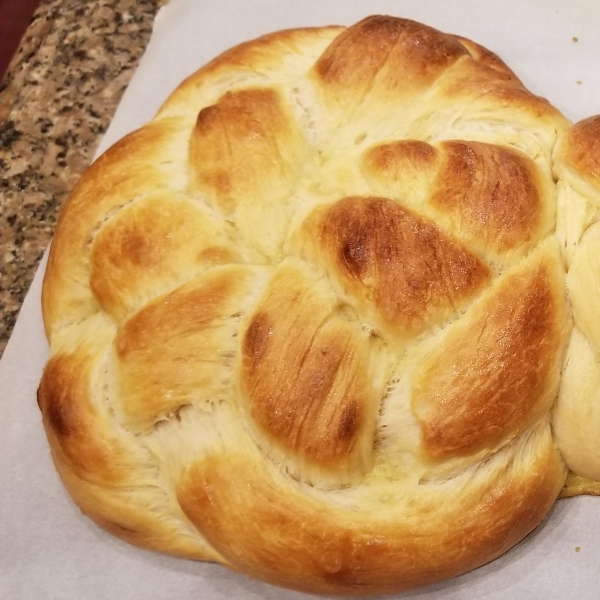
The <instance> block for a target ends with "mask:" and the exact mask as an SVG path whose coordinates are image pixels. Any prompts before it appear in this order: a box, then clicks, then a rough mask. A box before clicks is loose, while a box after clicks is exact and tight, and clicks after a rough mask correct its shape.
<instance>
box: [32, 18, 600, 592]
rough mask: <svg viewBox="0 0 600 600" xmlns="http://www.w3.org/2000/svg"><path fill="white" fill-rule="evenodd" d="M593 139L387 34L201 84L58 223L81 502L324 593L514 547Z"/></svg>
mask: <svg viewBox="0 0 600 600" xmlns="http://www.w3.org/2000/svg"><path fill="white" fill-rule="evenodd" d="M599 127H600V125H599V122H598V120H597V119H596V120H595V121H591V122H590V123H588V124H580V125H577V126H576V127H574V128H570V124H569V123H568V122H567V120H566V119H565V118H564V117H563V116H562V115H561V114H560V113H559V112H558V111H557V110H556V109H554V108H553V107H552V106H551V105H550V104H549V103H548V102H547V101H545V100H543V99H541V98H539V97H536V96H534V95H533V94H531V93H530V92H528V91H527V90H526V89H525V87H524V86H523V84H522V83H521V82H520V81H519V79H518V78H517V77H516V75H515V74H514V73H513V72H512V71H511V70H510V69H509V68H508V67H507V66H506V65H505V64H504V63H503V62H502V61H501V60H500V59H499V58H498V57H497V56H496V55H494V54H493V53H491V52H490V51H488V50H486V49H485V48H482V47H481V46H479V45H478V44H475V43H474V42H472V41H469V40H466V39H464V38H460V37H457V36H452V35H447V34H443V33H441V32H439V31H436V30H434V29H432V28H430V27H427V26H425V25H421V24H418V23H415V22H413V21H409V20H405V19H398V18H392V17H379V16H375V17H370V18H368V19H365V20H363V21H361V22H359V23H357V24H356V25H354V26H352V27H349V28H342V27H325V28H317V29H301V30H290V31H283V32H278V33H274V34H272V35H268V36H265V37H263V38H260V39H258V40H254V41H251V42H248V43H246V44H242V45H241V46H238V47H236V48H234V49H232V50H230V51H228V52H226V53H225V54H224V55H222V56H220V57H219V58H217V59H215V60H214V61H212V62H211V63H209V64H208V65H207V66H205V67H203V68H202V69H200V70H199V71H198V72H197V73H195V74H194V75H192V76H191V77H190V78H188V79H187V80H186V81H184V82H183V83H182V84H181V85H180V86H179V87H178V88H177V90H175V92H174V93H173V94H172V95H171V97H170V98H169V99H168V100H167V101H166V102H165V104H164V106H163V107H162V108H161V109H160V111H159V113H158V114H157V116H156V117H155V119H154V120H152V121H151V122H150V123H148V124H147V125H146V126H144V127H143V128H141V129H139V130H138V131H135V132H134V133H132V134H130V135H129V136H127V137H126V138H124V139H123V140H121V141H120V142H119V143H117V144H116V145H115V146H114V147H113V148H111V149H110V150H109V151H108V152H107V153H106V154H104V155H103V156H102V157H101V158H100V159H98V160H97V161H96V162H95V163H94V164H93V165H92V166H91V167H90V169H89V170H88V171H87V173H86V174H85V175H84V177H83V178H82V180H81V181H80V182H79V184H78V185H77V187H76V188H75V190H74V192H73V193H72V195H71V197H70V198H69V200H68V202H67V204H66V206H65V208H64V211H63V213H62V215H61V219H60V222H59V224H58V227H57V230H56V234H55V238H54V241H53V244H52V250H51V254H50V258H49V262H48V268H47V272H46V277H45V282H44V290H43V309H44V319H45V324H46V331H47V335H48V338H49V340H50V343H51V347H52V351H51V358H50V360H49V362H48V365H47V367H46V370H45V372H44V376H43V379H42V382H41V384H40V389H39V396H38V398H39V403H40V407H41V410H42V413H43V416H44V424H45V427H46V431H47V434H48V438H49V441H50V445H51V448H52V453H53V457H54V461H55V464H56V466H57V469H58V470H59V472H60V474H61V477H62V479H63V481H64V483H65V485H66V486H67V488H68V489H69V491H70V493H71V495H72V497H73V498H74V500H75V502H77V503H78V505H79V506H80V507H81V508H82V510H83V511H84V512H85V513H87V514H88V515H89V516H90V517H91V518H92V519H94V520H95V521H96V522H98V523H99V524H100V525H102V526H103V527H105V528H106V529H108V530H109V531H112V532H113V533H115V534H116V535H119V536H120V537H122V538H124V539H126V540H128V541H130V542H132V543H135V544H139V545H142V546H145V547H148V548H153V549H156V550H160V551H165V552H170V553H173V554H176V555H181V556H186V557H192V558H197V559H200V560H211V561H216V562H219V563H222V564H224V565H227V566H229V567H232V568H233V569H236V570H239V571H242V572H245V573H247V574H249V575H251V576H254V577H258V578H261V579H264V580H265V581H268V582H271V583H275V584H279V585H283V586H288V587H292V588H296V589H300V590H305V591H312V592H318V593H339V594H357V595H366V594H372V593H383V592H391V591H399V590H405V589H409V588H411V587H415V586H419V585H424V584H428V583H432V582H435V581H439V580H442V579H444V578H447V577H452V576H454V575H457V574H459V573H463V572H465V571H468V570H470V569H473V568H475V567H477V566H478V565H481V564H483V563H485V562H487V561H490V560H492V559H493V558H495V557H497V556H498V555H500V554H502V553H503V552H505V551H506V550H508V549H509V548H510V547H511V546H513V545H514V544H516V543H517V542H518V541H519V540H520V539H522V538H523V537H524V536H525V535H527V534H528V533H529V532H530V531H531V530H532V529H533V528H534V527H535V526H536V525H537V524H538V523H539V522H540V521H541V520H542V519H543V518H544V516H545V514H546V512H547V511H548V509H549V508H550V506H551V505H552V504H553V502H554V500H555V499H556V497H557V495H558V493H559V492H560V490H561V487H562V486H563V483H564V481H565V476H566V468H565V465H564V463H563V460H562V457H561V455H560V453H559V451H558V450H557V446H556V444H555V440H554V438H553V433H552V430H551V426H550V419H551V411H552V408H553V405H554V401H555V398H556V395H557V392H558V389H559V380H560V375H561V370H562V367H563V359H564V350H565V347H566V344H567V341H568V339H569V336H570V332H571V327H572V323H571V309H570V306H569V304H568V302H567V294H566V291H567V288H566V285H567V284H566V281H565V266H564V261H565V258H564V252H563V250H564V248H565V247H566V246H568V244H566V243H562V244H561V243H559V241H563V238H561V236H560V232H559V235H557V234H556V214H557V186H556V185H555V180H554V177H555V176H554V175H553V168H554V169H555V173H557V171H556V169H557V165H559V170H560V168H562V169H563V170H564V172H565V173H566V172H568V173H576V174H579V173H581V178H582V181H583V182H584V184H585V185H588V186H598V181H600V168H599V166H598V165H599V164H600V159H599V157H600V152H596V153H595V154H594V155H593V156H592V157H590V156H589V155H588V154H587V153H586V149H587V148H590V147H595V146H597V144H596V141H597V139H598V131H597V130H598V129H599ZM559 135H560V136H563V137H562V138H561V139H563V138H564V142H563V146H562V147H564V148H566V150H564V152H563V155H564V156H563V155H560V156H559V157H558V158H556V156H555V159H554V161H553V158H552V152H553V149H554V147H555V144H556V140H557V137H558V136H559ZM594 157H595V158H594ZM556 177H558V178H559V179H560V178H563V175H562V174H561V173H558V174H557V175H556ZM561 181H562V179H561ZM582 185H583V184H582ZM586 189H587V188H586ZM563 201H564V199H563V200H560V199H559V203H561V202H563ZM561 206H562V204H561ZM560 231H562V229H560ZM565 235H566V234H565ZM563 237H564V236H563ZM577 239H579V238H577ZM599 309H600V307H599ZM590 335H593V334H590Z"/></svg>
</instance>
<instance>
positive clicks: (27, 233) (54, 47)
mask: <svg viewBox="0 0 600 600" xmlns="http://www.w3.org/2000/svg"><path fill="white" fill-rule="evenodd" d="M162 4H165V1H164V0H85V1H81V0H42V3H41V5H40V6H39V8H38V10H37V11H36V13H35V15H34V17H33V21H32V23H31V25H30V26H29V29H28V30H27V32H26V34H25V36H24V37H23V40H22V42H21V46H20V48H19V50H18V51H17V53H16V55H15V57H14V58H13V60H12V63H11V65H10V66H9V69H8V72H7V74H6V76H5V78H4V81H3V82H2V85H1V86H0V355H1V354H2V352H3V351H4V348H5V346H6V343H7V341H8V338H9V337H10V333H11V331H12V329H13V326H14V323H15V321H16V319H17V315H18V313H19V310H20V307H21V304H22V302H23V299H24V297H25V294H26V292H27V290H28V289H29V286H30V284H31V281H32V279H33V276H34V273H35V270H36V268H37V266H38V264H39V262H40V260H41V258H42V255H43V253H44V250H45V249H46V247H47V246H48V243H49V242H50V239H51V237H52V233H53V231H54V226H55V223H56V218H57V215H58V212H59V210H60V208H61V206H62V204H63V202H64V200H65V198H66V197H67V195H68V194H69V192H70V190H71V189H72V187H73V186H74V185H75V183H76V181H77V179H78V178H79V176H80V175H81V173H82V171H83V170H84V169H85V168H86V167H87V165H88V164H89V163H90V161H91V159H92V157H93V155H94V152H95V150H96V148H97V146H98V144H99V142H100V139H101V137H102V134H103V133H104V132H105V131H106V129H107V128H108V125H109V123H110V120H111V119H112V116H113V114H114V112H115V110H116V108H117V105H118V103H119V100H120V98H121V96H122V94H123V92H124V90H125V88H126V87H127V84H128V83H129V80H130V78H131V76H132V74H133V72H134V70H135V68H136V66H137V64H138V61H139V59H140V57H141V55H142V53H143V52H144V49H145V48H146V45H147V43H148V41H149V39H150V33H151V30H152V23H153V21H154V17H155V15H156V13H157V11H158V9H159V7H160V6H161V5H162Z"/></svg>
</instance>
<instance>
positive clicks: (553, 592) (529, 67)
mask: <svg viewBox="0 0 600 600" xmlns="http://www.w3.org/2000/svg"><path fill="white" fill-rule="evenodd" d="M376 13H379V14H392V15H397V16H404V17H409V18H412V19H416V20H419V21H422V22H425V23H427V24H430V25H433V26H434V27H437V28H439V29H441V30H443V31H447V32H451V33H456V34H460V35H463V36H466V37H470V38H472V39H474V40H475V41H477V42H479V43H481V44H483V45H484V46H486V47H488V48H489V49H491V50H493V51H495V52H496V53H497V54H499V55H500V56H501V57H502V58H503V59H504V60H505V61H506V62H507V63H508V64H509V65H510V66H511V67H512V68H513V70H514V71H515V72H516V73H517V75H519V76H520V77H521V79H522V80H523V81H524V82H525V84H526V85H527V86H528V87H529V88H530V89H531V90H532V91H533V92H534V93H537V94H540V95H543V96H545V97H547V98H548V99H549V100H550V101H551V102H553V103H554V104H555V105H556V106H557V107H558V108H560V109H561V110H562V111H563V112H564V113H565V114H566V115H567V116H568V117H569V118H570V119H572V120H579V119H581V118H584V117H586V116H590V115H592V114H597V113H600V2H598V1H597V0H570V2H564V0H498V1H491V0H488V1H483V0H452V1H447V0H421V1H419V2H416V1H411V0H304V1H298V0H296V1H294V0H203V1H199V0H172V1H171V3H170V4H168V5H167V6H166V7H164V8H163V9H161V11H160V13H159V14H158V16H157V19H156V23H155V30H154V33H153V36H152V39H151V41H150V44H149V46H148V49H147V51H146V53H145V55H144V57H143V58H142V60H141V63H140V66H139V68H138V70H137V71H136V74H135V76H134V78H133V80H132V82H131V84H130V86H129V88H128V90H127V92H126V93H125V96H124V98H123V100H122V102H121V105H120V106H119V109H118V111H117V114H116V116H115V118H114V120H113V123H112V124H111V127H110V128H109V130H108V132H107V134H106V136H105V138H104V140H103V142H102V145H101V148H100V151H99V152H102V151H103V150H105V149H106V148H108V147H109V146H110V145H111V144H112V143H114V142H115V141H116V140H117V139H119V138H120V137H122V136H123V135H124V134H125V133H127V132H129V131H131V130H132V129H135V128H137V127H139V126H140V125H142V124H143V123H144V122H146V121H147V120H149V119H150V118H151V117H152V116H153V114H154V112H155V111H156V109H157V108H158V107H159V106H160V104H161V103H162V101H163V100H164V99H165V98H166V97H167V95H168V94H169V92H170V91H171V90H172V89H173V88H174V87H175V86H176V85H177V84H178V83H179V82H180V81H181V80H182V79H183V78H184V77H185V76H187V75H189V74H190V73H192V72H193V71H195V70H196V69H197V68H199V67H200V66H202V65H203V64H204V63H205V62H207V61H208V60H210V59H211V58H213V57H214V56H215V55H217V54H219V53H220V52H222V51H224V50H225V49H227V48H229V47H230V46H232V45H234V44H237V43H239V42H242V41H245V40H248V39H251V38H254V37H256V36H258V35H261V34H264V33H267V32H269V31H273V30H276V29H282V28H288V27H299V26H312V25H327V24H351V23H353V22H355V21H357V20H358V19H360V18H362V17H365V16H367V15H369V14H376ZM574 38H577V41H574ZM43 269H44V264H42V265H41V267H40V269H39V271H38V273H37V275H36V277H35V280H34V282H33V285H32V287H31V289H30V291H29V294H28V296H27V298H26V300H25V303H24V306H23V308H22V311H21V314H20V316H19V319H18V322H17V325H16V327H15V329H14V333H13V335H12V337H11V340H10V342H9V344H8V347H7V349H6V351H5V354H4V356H3V358H2V360H1V361H0V598H1V599H2V600H21V599H25V600H29V599H38V598H39V599H43V600H50V599H57V600H58V599H60V600H67V599H68V600H75V599H77V600H85V599H90V600H96V599H98V600H103V599H108V598H118V599H120V600H125V599H131V600H137V599H142V598H144V599H148V600H163V599H164V600H170V599H177V600H186V599H188V598H189V599H192V598H193V599H195V600H199V599H210V600H213V599H215V600H219V599H227V600H232V599H233V600H236V599H240V600H241V599H244V600H246V599H259V598H267V599H278V600H279V599H282V600H292V599H298V600H301V599H302V598H308V597H309V596H307V595H305V594H300V593H295V592H289V591H285V590H280V589H277V588H274V587H271V586H268V585H266V584H262V583H259V582H256V581H252V580H250V579H248V578H246V577H244V576H241V575H237V574H235V573H232V572H230V571H228V570H226V569H224V568H222V567H219V566H216V565H209V564H202V563H195V562H192V561H186V560H181V559H174V558H170V557H167V556H162V555H158V554H154V553H151V552H147V551H144V550H140V549H138V548H134V547H132V546H129V545H127V544H125V543H123V542H121V541H119V540H117V539H115V538H113V537H111V536H110V535H108V534H106V533H104V532H103V531H101V530H100V529H98V528H97V527H96V526H95V525H94V524H93V523H92V522H91V521H89V520H88V519H87V518H85V517H83V516H82V515H81V513H80V512H79V510H78V509H77V508H76V507H75V506H74V505H73V503H72V502H71V500H70V499H69V497H68V495H67V493H66V492H65V491H64V490H63V488H62V486H61V484H60V481H59V478H58V476H57V474H56V472H55V470H54V468H53V466H52V463H51V460H50V452H49V449H48V445H47V443H46V438H45V435H44V431H43V429H42V425H41V418H40V413H39V410H38V407H37V404H36V396H35V393H36V389H37V385H38V382H39V379H40V376H41V373H42V369H43V366H44V363H45V361H46V359H47V356H48V348H47V345H46V341H45V337H44V333H43V326H42V318H41V312H40V290H41V280H42V276H43ZM598 564H600V498H576V499H571V500H563V501H559V502H557V503H556V505H555V506H554V508H553V509H552V511H551V512H550V514H549V515H548V517H547V518H546V520H545V521H544V523H543V524H542V525H541V526H540V527H539V528H538V529H537V530H536V531H535V532H534V533H533V534H532V535H530V536H529V537H528V538H527V539H526V540H524V541H523V542H522V543H521V544H519V545H518V546H517V547H516V548H514V549H513V550H511V551H510V552H509V553H507V554H506V555H505V556H503V557H501V558H500V559H498V560H496V561H495V562H493V563H491V564H489V565H487V566H485V567H482V568H480V569H478V570H477V571H474V572H472V573H469V574H467V575H464V576H462V577H459V578H456V579H454V580H452V581H449V582H446V583H443V584H440V585H436V586H434V587H430V588H427V589H424V590H419V591H417V592H412V593H408V594H405V595H403V596H401V597H402V598H411V599H416V598H419V599H422V600H430V599H441V598H444V599H447V600H458V599H469V600H470V599H473V598H477V599H489V600H492V599H493V600H500V599H504V598H510V599H511V600H512V599H515V600H517V599H521V598H528V599H529V598H531V599H537V598H548V599H552V600H554V599H556V600H558V599H565V598H577V599H578V600H588V599H589V600H592V599H594V600H595V599H597V598H600V583H598V578H597V568H598V567H597V565H598Z"/></svg>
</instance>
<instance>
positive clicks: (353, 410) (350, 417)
mask: <svg viewBox="0 0 600 600" xmlns="http://www.w3.org/2000/svg"><path fill="white" fill-rule="evenodd" d="M359 425H360V411H359V409H358V406H357V405H356V402H348V403H347V404H346V405H345V406H344V408H343V409H342V414H341V416H340V420H339V423H338V430H337V433H338V438H340V439H341V440H351V439H352V438H353V437H354V436H355V435H356V432H357V430H358V427H359Z"/></svg>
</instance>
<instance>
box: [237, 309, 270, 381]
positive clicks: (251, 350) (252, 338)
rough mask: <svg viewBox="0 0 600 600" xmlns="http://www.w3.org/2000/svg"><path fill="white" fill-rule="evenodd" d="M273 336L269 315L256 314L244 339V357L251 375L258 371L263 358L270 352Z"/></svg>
mask: <svg viewBox="0 0 600 600" xmlns="http://www.w3.org/2000/svg"><path fill="white" fill-rule="evenodd" d="M272 336H273V329H272V326H271V322H270V320H269V317H268V315H267V314H265V313H258V314H256V315H255V316H254V318H253V319H252V322H251V323H250V325H249V327H248V329H247V330H246V335H245V337H244V357H245V359H246V366H247V368H248V370H249V372H250V374H252V373H254V372H255V371H256V369H257V368H258V364H259V363H260V361H261V358H262V357H263V356H264V355H265V354H266V353H267V352H268V350H269V345H270V341H271V338H272Z"/></svg>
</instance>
